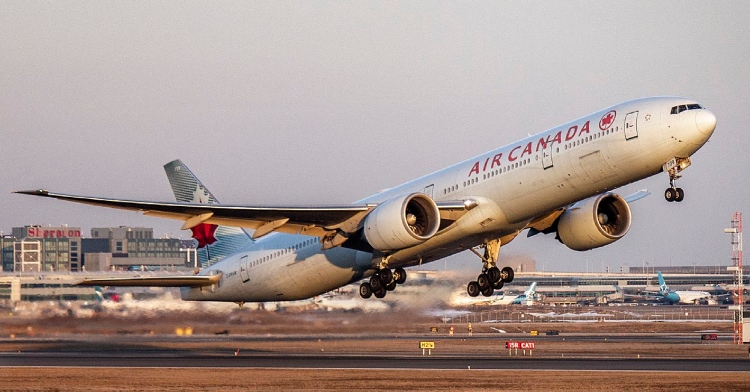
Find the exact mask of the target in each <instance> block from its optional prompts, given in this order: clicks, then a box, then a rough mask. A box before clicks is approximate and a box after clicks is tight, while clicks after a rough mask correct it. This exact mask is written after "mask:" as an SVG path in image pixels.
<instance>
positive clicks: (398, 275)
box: [393, 267, 406, 284]
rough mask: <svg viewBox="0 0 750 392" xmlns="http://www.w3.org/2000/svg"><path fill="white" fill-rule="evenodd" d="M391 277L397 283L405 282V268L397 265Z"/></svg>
mask: <svg viewBox="0 0 750 392" xmlns="http://www.w3.org/2000/svg"><path fill="white" fill-rule="evenodd" d="M393 277H394V279H395V280H396V283H398V284H404V283H405V282H406V270H405V269H403V268H401V267H398V268H396V269H394V270H393Z"/></svg>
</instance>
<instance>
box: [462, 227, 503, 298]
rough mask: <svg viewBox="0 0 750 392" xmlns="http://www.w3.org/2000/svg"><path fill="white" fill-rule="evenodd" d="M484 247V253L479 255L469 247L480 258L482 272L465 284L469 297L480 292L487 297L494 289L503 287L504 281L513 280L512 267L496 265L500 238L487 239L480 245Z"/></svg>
mask: <svg viewBox="0 0 750 392" xmlns="http://www.w3.org/2000/svg"><path fill="white" fill-rule="evenodd" d="M482 248H484V255H480V254H479V252H477V251H476V250H474V249H473V248H472V249H471V251H472V252H474V254H476V255H477V256H479V257H480V258H481V259H482V264H483V265H482V273H481V274H479V276H478V277H477V280H475V281H471V282H469V285H468V286H466V292H467V293H468V294H469V296H471V297H476V296H478V295H479V294H482V295H483V296H485V297H489V296H491V295H492V294H494V293H495V290H499V289H501V288H503V285H504V284H505V283H510V282H512V281H513V268H510V267H503V268H502V269H500V268H498V267H497V258H498V255H499V254H500V240H493V241H489V242H487V243H486V244H484V245H482Z"/></svg>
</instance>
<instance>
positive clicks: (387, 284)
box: [359, 267, 406, 298]
mask: <svg viewBox="0 0 750 392" xmlns="http://www.w3.org/2000/svg"><path fill="white" fill-rule="evenodd" d="M404 282H406V270H404V269H403V268H401V267H398V268H396V269H394V270H391V269H390V268H381V269H379V270H378V272H376V273H375V274H374V275H372V276H371V277H370V281H369V282H364V283H362V284H361V285H359V295H360V297H362V298H370V297H372V296H373V295H375V298H383V297H385V293H387V292H389V291H393V290H395V289H396V285H399V284H403V283H404Z"/></svg>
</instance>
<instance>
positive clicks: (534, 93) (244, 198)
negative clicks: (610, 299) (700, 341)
mask: <svg viewBox="0 0 750 392" xmlns="http://www.w3.org/2000/svg"><path fill="white" fill-rule="evenodd" d="M748 20H750V6H748V3H747V2H746V1H727V2H706V1H673V2H667V1H659V2H654V1H645V2H630V1H628V2H610V3H609V4H607V5H602V3H600V2H573V1H565V2H556V3H550V2H546V1H544V2H532V1H524V2H515V1H514V2H498V1H491V2H435V1H425V2H371V3H368V2H362V1H352V2H338V1H337V2H280V1H270V2H257V1H256V2H205V3H204V2H198V3H195V2H164V3H156V2H136V1H129V2H106V3H105V2H99V1H91V2H25V1H19V2H15V1H4V2H3V3H2V6H0V160H1V161H0V162H2V166H1V167H0V200H1V201H2V203H0V230H3V231H5V232H6V233H8V232H10V229H11V228H12V227H16V226H23V225H28V224H52V225H59V224H63V223H64V224H68V225H71V226H80V227H82V228H83V230H84V232H85V233H88V232H89V229H90V228H91V227H100V226H119V225H129V226H147V227H154V228H155V233H156V234H157V235H161V234H163V233H172V234H174V235H182V236H183V237H185V238H187V237H188V236H187V234H186V233H180V231H179V227H180V226H181V224H180V222H176V221H171V220H161V219H156V218H147V217H143V216H141V215H140V214H138V213H133V212H122V211H116V210H109V209H101V208H95V207H88V206H79V205H75V204H68V203H63V202H60V201H54V200H43V199H38V198H33V197H29V196H22V195H15V194H11V193H10V192H11V191H12V190H19V189H36V188H45V189H49V190H54V191H59V192H68V193H75V194H85V195H98V196H112V197H123V198H134V199H148V200H172V197H173V196H172V193H171V190H170V188H169V185H168V183H167V180H166V177H165V175H164V173H163V170H162V165H163V164H164V163H166V162H168V161H170V160H172V159H175V158H181V159H182V160H183V161H184V162H185V163H186V164H187V165H188V166H189V167H190V168H191V169H192V170H193V172H195V173H196V174H197V175H198V176H199V177H200V178H201V180H202V181H203V182H204V183H205V184H206V185H207V186H208V187H209V188H210V189H211V191H212V192H213V193H214V195H216V197H217V198H218V199H219V200H220V201H222V202H224V203H237V204H241V203H242V204H292V203H293V204H320V203H346V202H352V201H354V200H358V199H361V198H363V197H365V196H367V195H369V194H372V193H375V192H377V191H379V190H381V189H383V188H389V187H392V186H394V185H397V184H399V183H402V182H405V181H407V180H409V179H412V178H415V177H418V176H421V175H424V174H427V173H429V172H432V171H434V170H437V169H440V168H442V167H445V166H448V165H450V164H453V163H455V162H458V161H461V160H464V159H467V158H469V157H472V156H474V155H477V154H479V153H482V152H485V151H488V150H490V149H493V148H496V147H499V146H501V145H504V144H506V143H510V142H512V141H514V140H517V139H520V138H522V137H524V136H526V135H527V133H536V132H539V131H543V130H545V129H548V128H551V127H553V126H555V125H558V124H560V123H563V122H566V121H569V120H572V119H575V118H578V117H580V116H583V115H586V114H588V113H591V112H593V111H596V110H598V109H602V108H604V107H607V106H610V105H613V104H617V103H619V102H621V101H625V100H630V99H634V98H638V97H643V96H652V95H678V96H685V97H690V98H692V99H695V100H697V101H699V102H701V103H702V104H703V105H704V106H706V107H708V108H709V109H710V110H712V111H713V112H714V113H715V114H716V116H717V118H718V126H717V129H716V132H715V133H714V135H713V137H712V139H711V140H710V142H709V143H708V144H707V145H706V146H705V147H704V148H703V149H702V150H701V151H699V152H698V153H697V154H696V155H695V156H694V157H693V166H691V167H690V168H689V169H688V170H686V171H685V172H684V177H683V179H681V180H680V181H679V182H678V185H679V186H680V187H682V188H684V189H685V191H686V198H685V201H684V202H683V203H680V204H677V203H667V202H666V201H665V200H664V198H663V195H662V193H663V190H664V188H666V186H667V185H668V178H667V175H666V174H662V175H658V176H655V177H652V178H649V179H646V180H644V181H641V182H639V183H636V184H633V185H631V186H628V187H626V189H624V190H621V193H623V194H628V193H630V192H632V191H635V190H637V189H641V188H649V189H651V190H652V192H654V194H653V195H652V196H650V197H648V198H646V199H643V200H640V201H638V202H636V203H634V204H632V206H631V207H632V212H633V225H632V228H631V230H630V233H629V234H628V235H627V236H626V237H625V238H624V239H622V240H620V241H618V242H617V243H615V244H613V245H610V246H607V247H604V248H601V249H597V250H594V251H589V252H583V253H579V252H575V251H571V250H568V249H567V248H566V247H565V246H563V245H561V244H559V243H558V242H557V241H555V240H554V239H553V236H538V237H535V238H533V239H526V238H525V237H519V238H518V239H516V240H515V241H514V242H513V243H511V244H510V245H508V246H507V247H504V248H503V250H502V257H505V258H506V259H507V258H510V257H532V258H534V259H536V260H537V264H538V268H539V269H541V268H542V267H544V269H546V270H547V271H550V270H559V271H586V270H587V269H589V270H592V271H602V270H603V269H604V267H605V266H610V267H611V268H612V269H615V268H617V269H619V266H620V265H622V264H626V265H629V266H641V265H643V264H644V263H649V264H650V265H670V264H671V265H692V264H696V263H697V264H709V265H720V264H721V265H726V264H728V263H729V257H730V253H731V246H730V243H729V242H730V238H729V236H728V235H727V234H724V233H723V229H724V228H725V227H728V226H729V220H730V218H731V214H732V213H733V212H734V211H736V210H739V211H741V212H745V213H746V214H747V215H746V221H747V222H746V223H748V224H750V208H749V207H750V203H749V201H750V196H748V195H750V184H749V183H748V181H747V180H748V178H749V177H750V176H748V174H747V170H748V169H747V167H748V163H747V157H748V155H749V154H750V142H748V133H749V132H748V129H747V124H750V114H749V113H750V108H749V107H748V104H749V103H750V38H749V37H750V28H749V27H748V26H750V23H748ZM749 227H750V226H749ZM749 232H750V231H749ZM748 251H750V249H748ZM440 264H441V265H436V266H435V267H436V268H437V267H440V268H442V267H443V265H444V263H442V262H441V263H440ZM466 265H471V266H473V267H474V268H476V269H477V270H478V269H479V267H480V266H479V262H478V259H477V258H476V257H475V256H473V255H471V254H470V253H463V254H461V255H459V256H456V257H452V258H450V259H449V261H448V267H449V268H450V267H451V266H455V268H461V267H462V266H466Z"/></svg>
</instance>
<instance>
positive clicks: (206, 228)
mask: <svg viewBox="0 0 750 392" xmlns="http://www.w3.org/2000/svg"><path fill="white" fill-rule="evenodd" d="M217 227H219V226H216V225H211V224H207V223H201V224H199V225H198V226H195V227H193V228H191V229H190V230H191V231H192V232H193V238H194V239H195V240H196V241H198V249H200V248H205V247H206V245H211V244H213V243H214V242H216V237H214V234H216V228H217Z"/></svg>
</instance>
